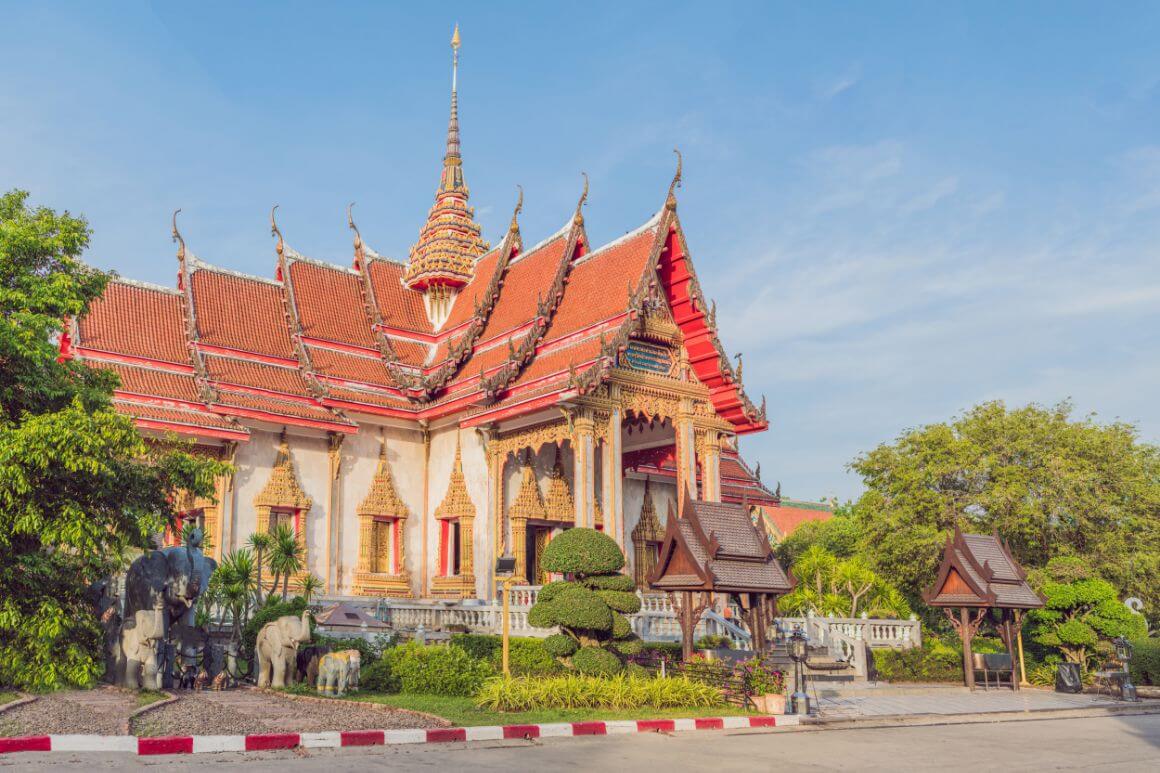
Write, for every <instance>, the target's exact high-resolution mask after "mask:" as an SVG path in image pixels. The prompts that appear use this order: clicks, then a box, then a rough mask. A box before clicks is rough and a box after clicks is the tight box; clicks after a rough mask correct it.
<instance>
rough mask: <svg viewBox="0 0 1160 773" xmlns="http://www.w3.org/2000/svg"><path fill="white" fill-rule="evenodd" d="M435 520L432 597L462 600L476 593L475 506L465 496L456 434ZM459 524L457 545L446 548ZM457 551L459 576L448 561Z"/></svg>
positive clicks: (466, 495)
mask: <svg viewBox="0 0 1160 773" xmlns="http://www.w3.org/2000/svg"><path fill="white" fill-rule="evenodd" d="M435 518H436V520H437V522H438V523H439V554H440V559H441V560H440V567H441V571H440V574H439V575H438V576H436V577H435V578H433V580H432V583H431V593H432V595H434V596H437V597H440V598H465V597H468V596H472V595H474V593H475V573H474V572H475V556H474V551H475V529H474V525H475V504H474V503H473V502H472V501H471V496H470V495H469V494H468V493H467V480H466V478H464V476H463V453H462V451H461V450H460V448H459V433H458V432H456V436H455V461H454V462H453V463H452V465H451V480H450V481H449V482H448V484H447V493H446V494H444V495H443V501H442V502H440V503H439V506H438V507H437V508H435ZM456 523H457V524H458V533H459V541H458V544H457V545H455V544H449V542H450V541H451V540H453V539H454V534H455V524H456ZM456 549H457V550H458V555H459V567H458V572H456V571H454V567H453V566H452V565H451V563H452V562H451V561H449V560H448V559H449V557H450V555H451V553H452V551H453V550H456Z"/></svg>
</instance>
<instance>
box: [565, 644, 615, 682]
mask: <svg viewBox="0 0 1160 773" xmlns="http://www.w3.org/2000/svg"><path fill="white" fill-rule="evenodd" d="M572 667H573V668H575V669H576V670H577V671H579V672H580V673H581V674H587V675H589V676H612V675H613V674H619V673H620V672H621V671H623V670H624V664H623V663H621V662H620V658H618V657H616V655H614V654H612V653H611V652H609V651H608V650H606V649H601V648H600V647H584V648H583V649H581V650H580V651H579V652H577V653H576V654H575V655H573V656H572Z"/></svg>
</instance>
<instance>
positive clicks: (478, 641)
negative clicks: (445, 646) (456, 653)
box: [451, 633, 503, 660]
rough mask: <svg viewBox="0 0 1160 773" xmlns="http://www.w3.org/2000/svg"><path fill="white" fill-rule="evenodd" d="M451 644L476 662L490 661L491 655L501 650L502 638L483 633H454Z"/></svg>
mask: <svg viewBox="0 0 1160 773" xmlns="http://www.w3.org/2000/svg"><path fill="white" fill-rule="evenodd" d="M451 643H452V644H454V645H455V646H456V647H459V648H460V649H462V650H465V651H466V652H467V654H469V655H471V657H473V658H475V659H476V660H491V657H492V655H494V654H495V653H496V652H498V651H499V650H500V649H502V648H503V637H501V636H494V635H491V634H484V633H456V634H452V636H451Z"/></svg>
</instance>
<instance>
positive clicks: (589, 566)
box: [541, 528, 624, 577]
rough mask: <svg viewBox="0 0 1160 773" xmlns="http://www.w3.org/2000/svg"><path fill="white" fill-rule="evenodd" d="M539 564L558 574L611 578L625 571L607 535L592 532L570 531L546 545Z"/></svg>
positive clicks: (584, 530) (619, 554)
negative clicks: (609, 575)
mask: <svg viewBox="0 0 1160 773" xmlns="http://www.w3.org/2000/svg"><path fill="white" fill-rule="evenodd" d="M541 563H542V564H543V567H544V569H546V570H548V571H549V572H555V573H557V574H574V575H577V576H578V577H584V576H587V575H593V574H611V573H612V572H619V571H620V570H621V569H622V568H623V567H624V553H622V552H620V546H619V545H617V544H616V540H614V539H612V537H609V536H608V535H607V534H603V533H601V532H598V531H596V530H595V529H583V528H581V529H569V530H568V531H566V532H564V533H563V534H560V535H559V536H557V537H555V538H553V539H552V541H551V542H549V543H548V547H547V548H545V549H544V556H543V559H542V562H541Z"/></svg>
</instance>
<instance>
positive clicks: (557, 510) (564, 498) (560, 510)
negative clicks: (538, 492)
mask: <svg viewBox="0 0 1160 773" xmlns="http://www.w3.org/2000/svg"><path fill="white" fill-rule="evenodd" d="M537 488H538V487H537ZM544 510H545V512H546V515H547V518H548V520H550V521H562V522H564V523H569V524H570V523H572V522H573V521H575V520H576V501H575V499H574V498H573V497H572V489H571V487H570V486H569V485H568V479H567V478H565V477H564V469H563V467H562V466H561V465H560V450H559V449H558V448H557V449H556V462H555V464H553V465H552V471H551V472H550V473H548V496H547V497H546V498H545V499H544Z"/></svg>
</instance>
